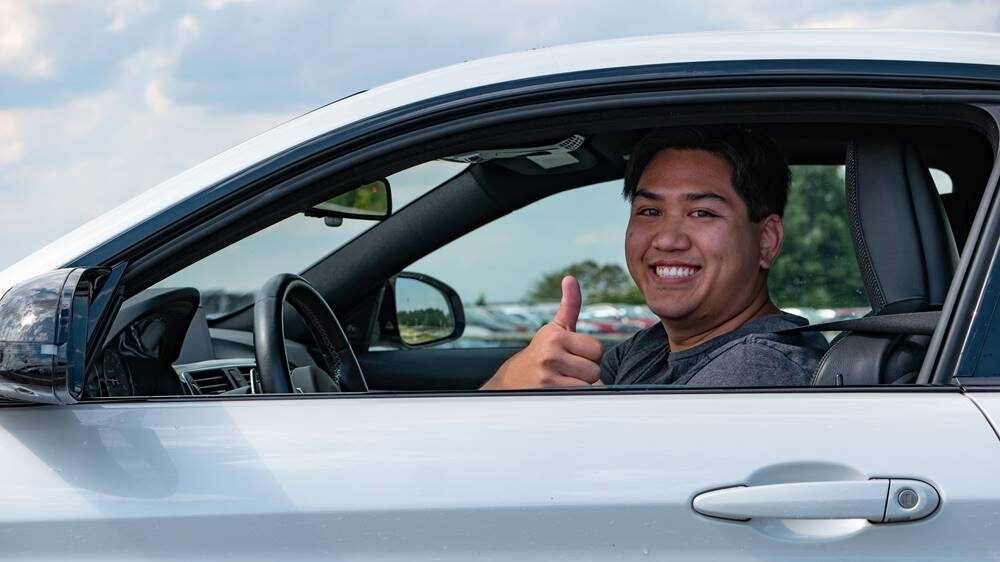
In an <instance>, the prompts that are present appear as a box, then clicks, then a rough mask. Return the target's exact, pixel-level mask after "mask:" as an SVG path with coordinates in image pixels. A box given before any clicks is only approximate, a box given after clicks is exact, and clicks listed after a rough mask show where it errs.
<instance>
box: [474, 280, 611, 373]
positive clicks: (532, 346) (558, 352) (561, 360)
mask: <svg viewBox="0 0 1000 562" xmlns="http://www.w3.org/2000/svg"><path fill="white" fill-rule="evenodd" d="M582 301H583V298H582V295H581V294H580V284H579V283H578V282H577V280H576V279H575V278H573V277H570V276H566V277H563V280H562V301H560V303H559V310H558V311H556V315H555V317H554V318H553V319H552V321H551V322H549V323H548V324H546V325H544V326H542V327H541V328H540V329H539V330H538V332H536V333H535V337H533V338H531V343H529V344H528V347H526V348H524V349H522V350H521V351H519V352H518V353H517V354H516V355H514V356H513V357H511V358H510V359H508V360H507V361H505V362H504V364H503V365H501V366H500V368H499V369H498V370H497V372H496V374H495V375H493V378H491V379H490V380H489V381H487V382H486V384H484V385H483V387H482V389H483V390H510V389H517V388H540V387H560V386H587V385H591V384H593V383H595V382H598V381H599V380H600V378H601V367H600V361H601V356H602V355H603V354H604V348H603V347H601V342H599V341H597V338H595V337H592V336H587V335H584V334H577V333H575V332H576V320H577V318H578V317H579V316H580V305H581V304H582Z"/></svg>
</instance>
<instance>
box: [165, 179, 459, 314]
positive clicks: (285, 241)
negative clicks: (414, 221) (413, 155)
mask: <svg viewBox="0 0 1000 562" xmlns="http://www.w3.org/2000/svg"><path fill="white" fill-rule="evenodd" d="M465 166H466V165H465V164H456V163H453V162H441V161H434V162H427V163H425V164H421V165H419V166H415V167H413V168H410V169H408V170H404V171H402V172H399V173H397V174H393V175H392V176H389V178H388V179H389V184H390V188H391V190H392V204H393V207H394V208H395V210H398V209H400V208H402V207H403V206H405V205H407V204H408V203H410V202H411V201H413V200H414V199H416V198H418V197H420V196H421V195H423V194H424V193H426V192H428V191H430V190H431V189H432V188H434V187H436V186H437V185H439V184H440V183H442V182H443V181H445V180H446V179H448V178H450V177H452V176H454V175H455V174H457V173H458V172H460V171H461V170H462V169H464V168H465ZM376 224H378V223H377V222H376V221H368V220H358V219H344V221H343V223H342V224H341V225H340V226H336V227H331V226H327V225H326V224H325V223H324V220H323V218H321V217H306V216H304V215H302V214H296V215H293V216H291V217H288V218H287V219H285V220H283V221H281V222H279V223H277V224H274V225H272V226H270V227H268V228H265V229H264V230H261V231H259V232H256V233H254V234H252V235H250V236H248V237H246V238H244V239H242V240H240V241H238V242H236V243H234V244H232V245H230V246H228V247H226V248H225V249H223V250H220V251H218V252H215V253H214V254H212V255H210V256H208V257H206V258H204V259H202V260H201V261H198V262H196V263H194V264H192V265H190V266H188V267H187V268H185V269H182V270H181V271H178V272H177V273H175V274H174V275H171V276H170V277H168V278H166V279H164V280H163V281H161V282H160V283H158V284H157V285H156V286H157V287H194V288H196V289H198V290H199V291H200V292H201V299H202V306H203V307H204V308H205V313H206V314H207V315H208V316H209V317H212V316H217V315H220V314H225V313H227V312H231V311H233V310H238V309H240V308H242V307H244V306H246V305H248V304H250V303H252V302H253V297H254V294H255V292H256V291H257V289H259V288H260V286H261V285H263V284H264V281H266V280H267V279H268V278H270V277H271V276H273V275H276V274H278V273H282V272H292V273H299V272H301V271H303V270H305V269H306V268H308V267H309V266H310V265H312V264H314V263H316V262H317V261H318V260H319V259H320V258H322V257H323V256H325V255H327V254H329V253H330V252H332V251H334V250H336V249H337V248H339V247H341V246H343V245H344V244H346V243H347V242H349V241H350V240H352V239H353V238H354V237H356V236H358V235H359V234H361V233H362V232H364V231H366V230H368V229H369V228H371V227H373V226H375V225H376Z"/></svg>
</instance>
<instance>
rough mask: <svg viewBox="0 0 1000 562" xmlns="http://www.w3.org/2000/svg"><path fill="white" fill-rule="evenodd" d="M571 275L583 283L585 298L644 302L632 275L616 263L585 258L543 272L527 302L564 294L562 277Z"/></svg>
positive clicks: (605, 300) (591, 300)
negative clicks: (557, 268)
mask: <svg viewBox="0 0 1000 562" xmlns="http://www.w3.org/2000/svg"><path fill="white" fill-rule="evenodd" d="M567 275H572V276H573V277H576V279H577V280H578V281H579V282H580V288H581V289H582V290H583V297H584V300H585V301H586V302H588V303H591V302H614V303H627V304H642V303H643V302H645V301H644V300H643V298H642V293H640V292H639V289H638V288H636V286H635V284H634V283H632V278H631V277H629V275H628V273H626V272H625V270H623V269H622V268H621V267H620V266H618V265H616V264H604V265H601V264H598V263H597V262H595V261H594V260H586V261H582V262H578V263H574V264H570V265H568V266H566V267H564V268H562V269H560V270H557V271H552V272H549V273H545V274H543V275H542V277H541V279H539V280H538V281H536V282H535V285H534V286H533V287H532V288H531V290H530V291H529V292H528V295H527V296H526V297H525V299H526V300H528V301H557V300H559V299H560V298H561V297H562V278H563V277H565V276H567Z"/></svg>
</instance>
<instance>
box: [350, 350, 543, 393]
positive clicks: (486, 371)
mask: <svg viewBox="0 0 1000 562" xmlns="http://www.w3.org/2000/svg"><path fill="white" fill-rule="evenodd" d="M521 349H523V348H520V347H484V348H473V349H434V348H430V349H406V350H400V351H371V352H368V353H361V354H358V363H360V364H361V370H362V371H364V373H365V379H366V380H367V381H368V386H369V387H370V388H372V389H374V390H475V389H477V388H479V387H480V386H482V385H483V383H485V382H486V381H487V379H489V378H490V377H492V376H493V373H496V372H497V369H499V368H500V365H502V364H503V362H504V361H506V360H507V359H510V356H511V355H514V354H515V353H517V352H518V351H521Z"/></svg>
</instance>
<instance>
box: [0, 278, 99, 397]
mask: <svg viewBox="0 0 1000 562" xmlns="http://www.w3.org/2000/svg"><path fill="white" fill-rule="evenodd" d="M109 273H111V270H108V269H105V268H75V269H59V270H56V271H52V272H49V273H46V274H43V275H39V276H37V277H34V278H31V279H29V280H27V281H24V282H22V283H20V284H18V285H15V286H14V287H11V289H10V290H9V291H7V293H6V294H4V295H3V297H2V298H0V397H3V398H10V399H13V400H20V401H26V402H37V403H42V404H74V403H76V402H77V401H79V399H80V397H81V395H82V394H83V385H84V373H85V372H86V360H87V342H88V334H89V333H90V332H91V330H92V329H93V326H92V325H91V321H90V320H91V318H90V316H91V314H90V312H91V305H92V304H93V302H94V300H95V298H97V297H98V296H99V294H101V293H100V289H101V286H102V285H106V284H107V283H106V281H107V279H108V277H109Z"/></svg>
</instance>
